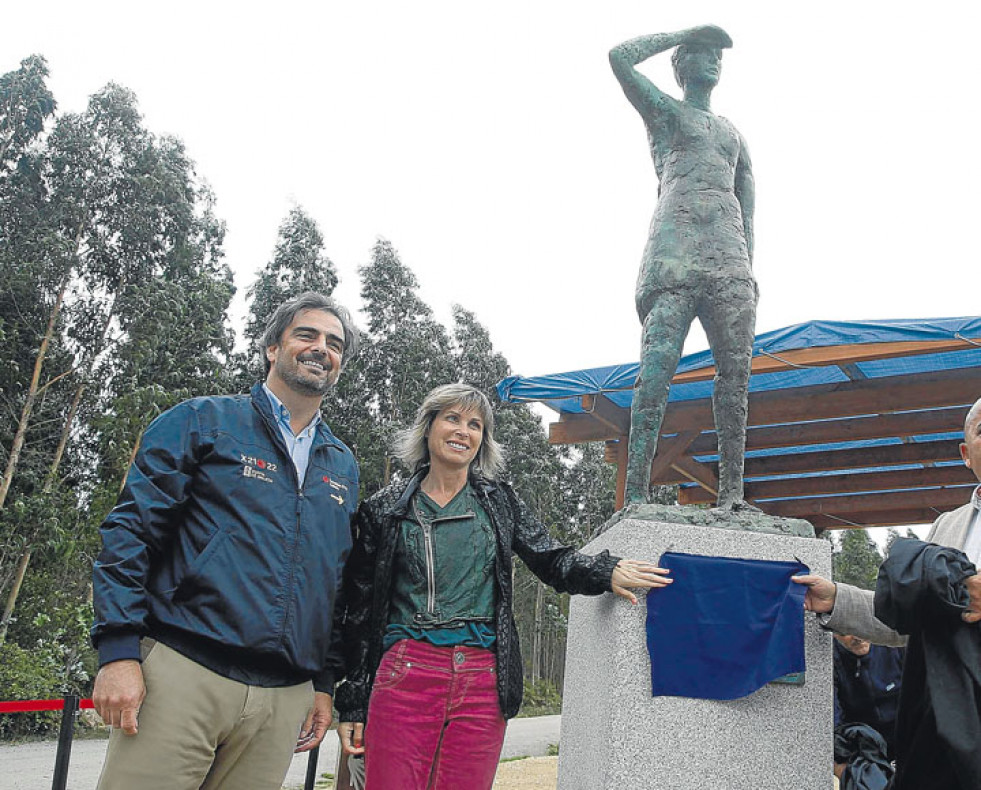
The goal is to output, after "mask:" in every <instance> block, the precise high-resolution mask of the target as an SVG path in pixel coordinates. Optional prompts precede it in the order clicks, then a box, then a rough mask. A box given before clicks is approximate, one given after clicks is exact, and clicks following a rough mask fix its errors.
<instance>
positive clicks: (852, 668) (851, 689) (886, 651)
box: [834, 640, 905, 758]
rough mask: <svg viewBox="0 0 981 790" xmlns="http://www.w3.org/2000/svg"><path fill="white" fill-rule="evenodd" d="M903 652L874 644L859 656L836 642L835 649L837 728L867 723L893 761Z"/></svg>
mask: <svg viewBox="0 0 981 790" xmlns="http://www.w3.org/2000/svg"><path fill="white" fill-rule="evenodd" d="M904 653H905V650H904V649H903V648H901V647H884V646H882V645H872V647H871V649H870V650H869V652H868V654H867V655H864V656H861V657H859V656H856V655H855V654H854V653H853V652H851V651H850V650H848V648H846V647H845V646H844V645H842V644H841V643H840V642H838V641H837V640H835V646H834V662H835V726H838V725H839V724H859V723H861V724H867V725H868V726H870V727H871V728H872V729H874V730H876V731H877V732H878V733H879V734H880V735H881V736H882V737H883V738H884V739H885V741H886V745H887V746H888V753H889V755H890V757H891V758H892V757H894V754H893V749H894V745H895V743H894V742H895V739H896V713H897V710H898V708H899V690H900V688H901V687H902V678H903V654H904Z"/></svg>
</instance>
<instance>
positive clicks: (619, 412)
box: [579, 393, 630, 434]
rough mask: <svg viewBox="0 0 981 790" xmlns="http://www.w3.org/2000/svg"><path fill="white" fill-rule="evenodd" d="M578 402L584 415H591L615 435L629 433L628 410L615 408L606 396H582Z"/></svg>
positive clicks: (619, 407) (600, 394)
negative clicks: (614, 432)
mask: <svg viewBox="0 0 981 790" xmlns="http://www.w3.org/2000/svg"><path fill="white" fill-rule="evenodd" d="M579 402H580V405H581V406H582V408H583V411H584V412H585V413H587V414H590V415H592V416H593V417H594V418H595V419H597V420H599V421H600V422H601V423H603V424H604V425H606V426H607V427H608V428H610V429H611V430H613V431H616V433H617V434H628V433H630V410H629V409H624V408H623V407H621V406H617V405H616V404H615V403H614V402H613V401H611V400H610V399H609V398H607V397H606V395H603V394H602V393H599V394H596V395H583V396H582V397H581V398H580V399H579Z"/></svg>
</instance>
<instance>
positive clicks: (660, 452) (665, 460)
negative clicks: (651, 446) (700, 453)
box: [651, 431, 698, 480]
mask: <svg viewBox="0 0 981 790" xmlns="http://www.w3.org/2000/svg"><path fill="white" fill-rule="evenodd" d="M696 436H698V431H687V432H686V433H679V434H678V435H677V436H668V437H661V440H660V441H659V442H658V443H657V453H656V454H655V455H654V461H653V463H651V480H654V479H656V478H657V477H658V476H659V475H660V474H662V473H663V472H664V470H665V469H669V468H670V467H671V465H672V464H673V463H674V462H675V460H676V459H678V458H680V457H681V456H682V455H683V454H684V452H685V450H687V449H688V445H690V444H691V443H692V440H693V439H694V438H695V437H696Z"/></svg>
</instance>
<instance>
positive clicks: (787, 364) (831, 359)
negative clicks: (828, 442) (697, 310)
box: [671, 338, 981, 384]
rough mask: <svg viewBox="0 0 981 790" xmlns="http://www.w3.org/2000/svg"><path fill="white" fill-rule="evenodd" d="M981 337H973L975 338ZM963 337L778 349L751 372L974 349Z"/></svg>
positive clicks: (705, 374) (690, 375)
mask: <svg viewBox="0 0 981 790" xmlns="http://www.w3.org/2000/svg"><path fill="white" fill-rule="evenodd" d="M979 339H981V338H975V340H976V341H977V340H979ZM974 347H975V346H974V344H973V343H970V342H968V341H966V340H957V339H954V338H951V339H949V340H927V341H902V342H898V343H854V344H852V345H847V346H818V347H810V348H798V349H793V350H791V351H780V352H778V353H776V354H774V355H773V356H766V355H758V356H755V357H753V363H752V364H753V367H752V371H753V373H754V374H756V373H776V372H779V371H782V370H793V369H794V368H797V367H823V366H825V365H852V364H855V363H856V362H871V361H872V360H875V359H889V358H891V357H907V356H916V355H918V354H939V353H941V352H944V351H961V350H965V349H969V348H974ZM714 376H715V366H714V365H713V366H712V367H707V368H699V369H698V370H690V371H688V372H687V373H679V374H678V375H676V376H675V377H674V378H673V379H671V383H672V384H682V383H685V382H689V381H707V380H709V379H711V378H713V377H714Z"/></svg>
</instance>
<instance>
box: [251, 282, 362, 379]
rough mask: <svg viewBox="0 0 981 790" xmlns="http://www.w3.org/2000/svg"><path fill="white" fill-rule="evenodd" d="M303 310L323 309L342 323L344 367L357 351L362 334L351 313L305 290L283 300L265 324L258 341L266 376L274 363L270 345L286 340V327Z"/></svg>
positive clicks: (325, 298) (342, 359)
mask: <svg viewBox="0 0 981 790" xmlns="http://www.w3.org/2000/svg"><path fill="white" fill-rule="evenodd" d="M304 310H323V311H324V312H325V313H330V314H331V315H333V316H334V317H335V318H337V320H338V321H340V322H341V327H342V328H343V330H344V353H343V354H342V355H341V370H343V369H344V368H345V366H346V365H347V363H348V362H349V361H350V360H351V359H353V358H354V356H355V355H356V354H357V353H358V346H359V345H360V334H359V333H358V330H357V329H355V327H354V322H353V321H352V320H351V314H350V313H349V312H348V311H347V310H346V309H345V308H343V307H341V306H340V305H339V304H338V303H337V302H335V301H334V300H333V299H331V298H330V297H329V296H324V295H323V294H321V293H316V292H315V291H306V292H305V293H301V294H300V295H299V296H294V297H293V298H292V299H289V300H288V301H285V302H283V303H282V304H281V305H280V306H279V307H277V308H276V312H275V313H273V314H272V316H270V318H269V321H268V323H267V324H266V329H265V331H264V332H263V333H262V338H261V339H260V340H259V355H260V356H261V357H262V365H263V370H264V371H265V374H266V375H267V376H268V375H269V368H270V367H271V364H270V362H269V359H268V357H266V349H268V348H269V346H276V345H279V343H280V342H281V341H282V339H283V332H285V331H286V327H288V326H289V325H290V324H291V323H293V319H294V318H296V316H297V315H299V314H300V313H302V312H303V311H304Z"/></svg>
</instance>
